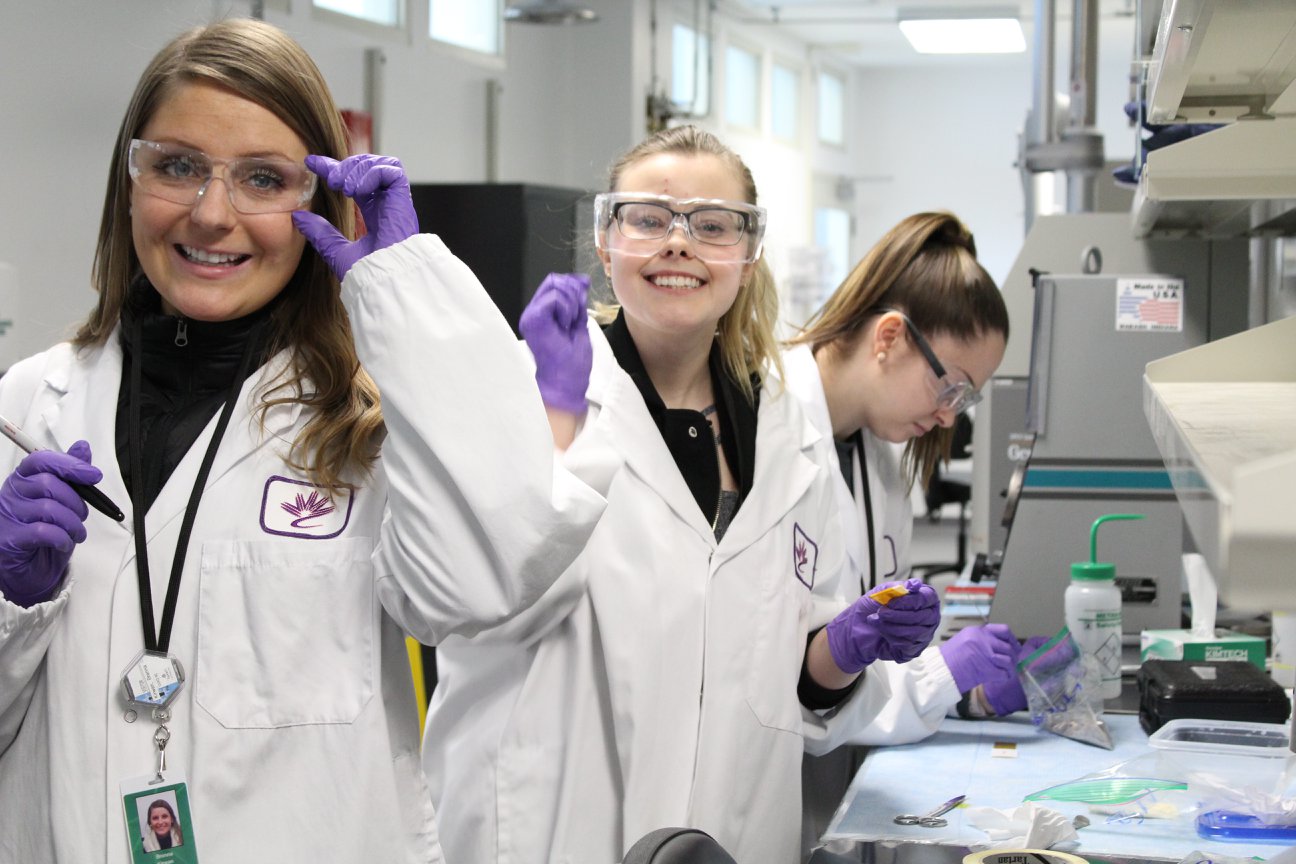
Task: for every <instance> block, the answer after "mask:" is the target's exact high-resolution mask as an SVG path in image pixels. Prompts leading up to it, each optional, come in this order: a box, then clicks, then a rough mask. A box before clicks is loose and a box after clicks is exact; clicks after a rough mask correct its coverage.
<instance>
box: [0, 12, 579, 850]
mask: <svg viewBox="0 0 1296 864" xmlns="http://www.w3.org/2000/svg"><path fill="white" fill-rule="evenodd" d="M339 160H340V161H339ZM352 198H353V199H355V200H356V202H358V203H359V205H360V209H361V211H362V214H363V216H364V218H365V222H366V225H367V227H368V233H367V234H366V236H365V237H364V238H362V239H360V240H353V239H352V238H353V237H354V234H355V226H354V224H353V219H352V216H351V211H352V201H351V200H350V199H352ZM417 232H418V224H417V219H416V218H415V215H414V210H413V204H412V201H411V199H410V194H409V183H408V180H407V179H406V178H405V174H404V171H403V169H402V168H401V166H400V163H399V162H398V161H396V160H395V159H391V158H387V157H378V156H355V157H346V140H345V135H344V132H343V128H342V126H341V123H340V120H339V114H338V111H337V107H336V106H335V105H334V103H333V100H332V97H331V96H330V95H329V92H328V88H327V86H326V84H325V82H324V79H323V77H322V75H321V74H320V73H319V70H318V69H317V68H316V67H315V65H314V63H313V62H311V60H310V58H309V57H308V56H307V54H306V53H305V51H303V50H302V48H301V47H300V46H299V45H298V44H297V43H296V42H294V41H293V40H292V39H290V38H289V37H288V36H287V35H286V34H284V33H283V32H282V31H280V30H278V29H276V28H274V27H272V26H270V25H267V24H264V23H261V22H256V21H248V20H227V21H222V22H220V23H217V24H212V25H210V26H207V27H200V28H197V29H195V30H192V31H190V32H187V33H185V34H182V35H181V36H179V37H177V38H176V39H175V40H173V41H172V42H171V43H170V44H168V45H167V46H166V47H164V48H163V49H162V51H161V52H159V53H158V54H157V55H156V56H155V57H154V59H153V61H152V62H151V63H150V64H149V66H148V68H147V69H146V70H145V71H144V73H143V76H142V77H141V78H140V81H139V84H138V86H137V88H136V91H135V95H134V97H133V98H132V100H131V102H130V105H129V107H128V108H127V112H126V116H125V118H124V119H123V121H122V125H121V130H120V133H119V136H118V139H117V142H116V145H115V147H114V149H113V154H112V160H111V164H110V173H109V179H108V190H107V196H106V200H105V203H104V210H103V221H102V224H101V227H100V234H99V245H98V249H97V253H96V257H95V267H94V277H93V278H94V284H95V287H96V289H97V290H98V292H99V298H98V305H97V306H96V307H95V309H94V311H93V312H92V313H91V314H90V317H89V319H88V320H87V321H86V323H85V324H84V326H82V328H81V330H80V331H79V333H78V334H77V337H76V339H74V340H73V341H71V342H65V343H61V344H59V345H56V346H54V347H53V348H50V349H49V350H47V351H45V352H43V353H41V354H38V355H36V356H34V357H31V358H28V359H27V360H24V361H22V362H21V363H19V364H17V365H16V366H14V367H13V368H11V369H10V370H9V371H8V372H7V373H6V374H5V376H4V378H3V379H0V414H3V415H4V417H6V418H8V419H9V420H11V421H14V422H16V423H17V424H18V425H20V426H22V427H23V428H24V429H25V431H26V433H27V434H28V435H29V436H30V437H31V438H32V439H34V440H35V442H36V443H37V445H38V446H39V447H40V448H43V449H38V450H36V451H35V452H33V453H31V454H30V455H28V456H26V457H25V458H20V457H21V456H22V454H21V453H19V452H18V451H17V450H16V449H15V450H13V452H10V451H8V450H6V451H3V453H2V454H0V472H2V473H0V476H4V477H5V478H6V479H5V480H4V482H3V485H2V486H0V801H4V802H5V810H4V818H3V819H0V850H3V853H0V857H4V858H5V859H6V860H16V861H41V862H55V864H58V862H86V861H101V862H113V864H118V862H126V861H130V860H135V859H134V858H133V857H132V855H133V853H132V851H131V848H132V845H131V844H132V841H134V842H138V838H131V837H128V836H127V832H126V825H125V824H124V822H125V820H124V819H123V813H124V812H126V809H127V808H125V807H124V806H123V801H126V800H131V799H130V796H132V795H135V796H136V797H138V794H141V793H147V794H148V795H149V796H150V800H151V796H152V795H153V794H155V793H163V792H166V791H168V790H171V791H175V793H176V800H183V801H185V802H186V804H185V806H184V807H183V808H181V809H182V812H183V813H187V814H190V816H191V818H192V825H186V826H185V830H184V835H183V836H184V844H185V848H186V850H187V851H186V854H187V855H190V856H193V860H197V858H198V857H201V859H202V860H212V861H240V860H252V859H255V860H275V861H367V860H383V861H413V860H419V861H429V860H439V855H440V851H439V848H438V843H437V834H436V826H435V820H434V816H433V813H432V810H431V808H430V807H429V806H428V805H427V790H426V786H425V784H424V783H423V781H422V777H421V772H420V771H419V767H418V730H417V729H416V728H415V727H416V725H417V722H416V720H415V719H414V718H415V717H417V710H416V706H415V705H414V700H413V687H412V681H411V679H410V669H409V662H408V655H407V653H406V649H405V644H404V635H405V634H407V633H408V634H411V635H414V636H417V637H418V638H419V639H420V640H421V641H423V642H425V643H428V644H435V643H436V642H438V641H440V640H441V639H442V638H445V637H446V636H448V635H449V634H452V633H472V632H474V631H475V630H477V629H480V628H481V627H484V626H487V625H492V624H497V623H498V622H500V621H502V620H505V619H507V618H508V617H509V616H510V615H512V614H514V613H516V612H517V611H518V610H519V609H521V608H523V607H524V606H526V605H527V604H528V603H529V602H531V601H532V600H533V599H534V598H535V597H536V596H537V595H538V594H540V593H541V592H542V591H544V590H545V589H546V588H547V587H548V585H549V584H550V582H552V580H553V579H554V578H556V577H557V576H558V575H559V574H560V573H561V571H562V570H563V569H564V568H565V567H566V565H567V564H568V562H569V561H570V560H571V559H572V558H573V557H574V555H575V554H576V552H578V551H579V549H580V548H581V546H582V545H583V543H584V541H585V539H586V537H587V536H588V533H589V530H590V528H591V526H592V524H593V522H594V521H595V519H596V518H597V516H598V515H599V513H600V512H601V508H602V503H603V502H602V500H601V498H600V497H599V496H598V495H596V494H595V493H594V492H593V491H592V490H590V489H589V488H588V487H586V486H584V485H583V484H581V483H580V482H579V481H577V480H576V479H575V477H574V476H572V475H571V474H569V473H567V472H566V471H565V470H564V469H562V468H561V467H559V466H555V464H554V456H553V441H552V438H551V434H550V430H549V426H548V424H547V423H546V422H545V413H544V410H543V406H542V403H541V401H540V400H539V398H537V397H538V394H537V392H536V388H535V383H534V379H533V376H532V372H531V369H530V366H529V364H527V363H526V362H525V360H524V358H520V357H518V352H517V350H516V343H515V341H514V339H513V337H512V332H511V330H510V328H509V326H508V324H507V322H505V321H504V319H503V318H502V317H501V316H500V315H499V313H498V311H496V309H495V307H494V305H493V304H492V302H491V300H490V298H489V297H488V296H487V295H486V293H485V291H484V290H483V289H482V287H481V285H480V284H479V283H478V282H477V281H476V280H475V279H474V278H473V277H472V274H471V273H469V272H468V270H467V268H466V267H464V265H463V264H462V263H461V262H459V261H458V260H456V259H455V258H453V256H451V255H450V253H449V252H448V251H447V250H446V249H445V247H444V246H443V245H442V244H441V243H440V241H439V240H437V239H436V238H435V237H431V236H429V235H420V234H418V233H417ZM303 235H305V236H303ZM308 240H309V242H310V244H311V246H313V247H314V248H311V247H308V246H307V241H308ZM339 283H341V285H339ZM362 363H363V367H362V365H361V364H362ZM479 388H486V389H489V390H490V391H491V392H492V394H493V395H494V396H495V398H494V399H493V400H485V399H481V398H480V397H479ZM380 407H381V410H380ZM483 448H484V449H485V450H486V451H488V452H491V453H492V458H491V459H490V460H482V459H481V458H480V457H479V453H480V452H482V449H483ZM65 450H66V452H64V451H65ZM92 454H93V459H94V463H95V464H93V465H92V464H91V460H92ZM73 484H76V485H73ZM89 484H98V488H99V490H100V491H101V492H102V493H104V494H106V495H107V496H108V498H110V499H111V500H112V501H115V502H118V503H119V504H120V506H121V509H122V510H124V511H125V519H124V520H123V522H122V523H121V524H118V523H116V522H114V521H113V520H112V519H110V518H109V517H108V516H106V515H103V514H102V513H101V512H91V511H89V510H88V509H87V507H86V505H85V503H84V502H83V501H82V500H81V497H80V494H79V493H78V488H79V489H83V490H84V489H85V487H86V486H87V485H89ZM78 544H80V547H81V548H76V547H77V545H78ZM267 813H273V814H274V817H273V818H270V819H267V818H266V814H267ZM173 815H174V814H173ZM160 818H161V817H160V816H159V819H160ZM173 821H174V820H173ZM285 825H290V826H292V830H291V831H285V830H283V828H284V826H285ZM197 847H201V851H202V854H201V856H198V854H197ZM186 860H190V859H186Z"/></svg>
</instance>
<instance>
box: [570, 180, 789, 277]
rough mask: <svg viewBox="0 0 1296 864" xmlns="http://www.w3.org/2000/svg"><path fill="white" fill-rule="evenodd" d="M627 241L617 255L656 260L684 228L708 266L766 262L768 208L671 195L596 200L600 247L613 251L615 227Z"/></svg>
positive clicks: (606, 195)
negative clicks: (611, 236) (677, 230)
mask: <svg viewBox="0 0 1296 864" xmlns="http://www.w3.org/2000/svg"><path fill="white" fill-rule="evenodd" d="M614 224H615V225H616V231H617V233H618V234H619V235H621V237H622V238H624V240H626V241H628V242H627V243H624V244H618V245H617V251H622V252H629V253H630V254H634V255H644V256H645V257H647V256H651V255H655V254H657V252H658V251H659V250H660V249H661V247H662V245H663V244H664V242H665V240H666V238H667V237H669V236H670V233H671V232H672V231H674V230H675V226H676V225H679V226H680V227H682V228H683V229H684V232H685V234H687V235H688V238H689V239H690V240H691V241H693V246H694V251H695V253H696V254H697V257H698V258H700V259H701V260H703V261H706V262H708V263H741V264H750V263H751V262H753V261H755V260H756V259H757V258H759V257H760V254H761V248H762V241H763V240H764V238H765V208H763V207H757V206H756V205H754V204H747V203H745V202H742V201H725V200H723V199H717V198H687V199H682V200H681V199H677V198H671V197H670V196H667V195H643V194H639V193H634V192H605V193H603V194H601V195H596V196H595V197H594V242H595V244H596V245H597V246H598V248H599V249H601V250H603V251H612V250H611V243H610V242H609V238H608V233H609V231H610V230H611V228H612V226H613V225H614Z"/></svg>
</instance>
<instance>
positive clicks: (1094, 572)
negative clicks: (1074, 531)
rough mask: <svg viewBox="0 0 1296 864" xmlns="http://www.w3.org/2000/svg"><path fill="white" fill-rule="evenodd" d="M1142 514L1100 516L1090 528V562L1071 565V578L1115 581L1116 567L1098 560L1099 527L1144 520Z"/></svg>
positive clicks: (1078, 562)
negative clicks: (1126, 520)
mask: <svg viewBox="0 0 1296 864" xmlns="http://www.w3.org/2000/svg"><path fill="white" fill-rule="evenodd" d="M1142 518H1143V514H1141V513H1108V514H1107V515H1106V516H1099V517H1098V518H1097V519H1095V520H1094V523H1093V525H1092V526H1090V528H1089V560H1088V561H1077V562H1076V563H1074V564H1072V565H1071V576H1072V578H1075V579H1084V580H1098V579H1115V578H1116V565H1115V564H1109V563H1107V562H1106V561H1099V560H1098V526H1099V525H1101V524H1103V523H1104V522H1111V521H1114V520H1118V519H1142Z"/></svg>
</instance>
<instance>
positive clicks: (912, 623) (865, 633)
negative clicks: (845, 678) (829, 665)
mask: <svg viewBox="0 0 1296 864" xmlns="http://www.w3.org/2000/svg"><path fill="white" fill-rule="evenodd" d="M899 584H900V583H899V582H887V583H885V584H883V585H879V586H878V587H877V588H874V589H873V590H872V591H870V592H869V593H868V594H865V595H864V596H863V597H861V598H859V599H858V600H856V601H855V602H854V603H852V604H851V605H850V607H848V608H847V609H846V611H844V612H842V613H841V614H839V615H838V616H837V617H836V618H834V619H833V620H832V621H830V622H828V626H827V627H826V628H825V630H826V631H827V634H828V650H829V651H830V652H831V653H832V658H833V662H835V663H836V664H837V668H839V669H841V670H842V671H843V672H846V673H847V674H854V673H856V672H858V671H860V670H861V669H863V668H864V667H865V666H867V665H869V664H870V663H872V662H874V661H875V660H894V661H896V662H897V663H904V662H906V661H909V660H912V659H913V658H915V657H917V656H918V655H919V654H921V653H922V652H923V649H924V648H926V647H927V644H928V643H929V642H931V640H932V637H933V636H935V635H936V628H937V627H939V626H940V598H939V597H937V596H936V591H935V590H934V589H933V588H932V587H931V586H930V585H926V584H924V583H923V581H922V580H921V579H907V580H905V582H904V587H905V588H906V589H907V590H908V592H909V593H907V594H905V595H903V596H900V597H896V598H894V599H892V600H891V602H890V603H888V604H886V605H883V604H881V603H879V602H878V601H876V600H874V599H873V597H872V595H874V594H877V593H878V592H879V591H881V590H882V589H884V588H890V587H892V586H895V585H899Z"/></svg>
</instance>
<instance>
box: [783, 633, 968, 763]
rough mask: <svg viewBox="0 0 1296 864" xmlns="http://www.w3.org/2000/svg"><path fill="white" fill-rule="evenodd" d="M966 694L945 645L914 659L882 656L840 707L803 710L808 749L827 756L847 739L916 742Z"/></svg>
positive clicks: (927, 734)
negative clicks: (948, 660) (957, 682)
mask: <svg viewBox="0 0 1296 864" xmlns="http://www.w3.org/2000/svg"><path fill="white" fill-rule="evenodd" d="M960 698H961V694H960V693H959V690H958V687H957V686H956V685H955V684H954V677H953V676H952V675H951V674H950V671H949V667H948V666H946V665H945V661H944V660H943V659H942V658H941V653H940V649H939V648H936V647H934V646H933V647H930V648H928V649H927V650H926V651H923V653H922V654H920V655H918V657H916V658H915V659H913V660H910V661H909V662H908V663H892V662H889V661H881V660H880V661H878V662H876V663H873V664H871V665H869V666H868V667H866V668H865V670H864V674H863V675H862V676H861V677H860V682H859V684H858V685H857V686H856V688H855V690H854V691H853V692H852V693H851V695H850V697H849V698H847V700H846V701H845V702H843V703H842V704H840V705H838V706H836V707H835V708H833V709H831V710H829V711H824V712H815V711H809V710H807V709H804V708H803V709H802V712H801V713H802V732H803V734H804V736H805V749H806V752H807V753H810V754H811V755H813V756H821V755H823V754H824V753H827V752H828V751H829V750H832V749H833V748H835V747H839V746H841V745H842V744H868V745H879V744H911V743H913V742H914V741H921V740H922V739H924V738H926V737H927V736H929V735H931V734H932V733H933V732H935V731H936V729H937V727H938V726H940V722H941V720H942V719H944V717H945V715H946V712H948V711H949V709H950V708H952V707H954V706H955V705H957V704H958V701H959V699H960Z"/></svg>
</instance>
